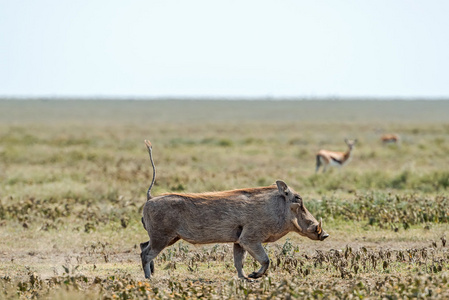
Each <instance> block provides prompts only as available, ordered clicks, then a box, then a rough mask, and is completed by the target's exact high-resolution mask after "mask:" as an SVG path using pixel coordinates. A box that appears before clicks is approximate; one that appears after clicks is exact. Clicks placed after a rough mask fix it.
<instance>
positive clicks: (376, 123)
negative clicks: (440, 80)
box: [0, 101, 449, 299]
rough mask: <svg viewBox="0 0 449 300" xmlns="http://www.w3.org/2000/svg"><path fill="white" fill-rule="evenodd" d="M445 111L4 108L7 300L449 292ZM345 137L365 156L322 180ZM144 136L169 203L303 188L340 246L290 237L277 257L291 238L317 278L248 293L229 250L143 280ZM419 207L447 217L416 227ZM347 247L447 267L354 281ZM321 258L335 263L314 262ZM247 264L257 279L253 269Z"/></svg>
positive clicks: (305, 105)
mask: <svg viewBox="0 0 449 300" xmlns="http://www.w3.org/2000/svg"><path fill="white" fill-rule="evenodd" d="M447 111H449V103H448V102H445V101H379V102H378V101H361V102H354V101H347V102H346V101H343V102H342V101H317V102H314V101H298V102H295V101H281V102H270V101H262V102H258V101H246V102H245V101H244V102H241V101H232V102H227V101H215V102H214V101H185V102H182V101H113V102H107V101H0V140H1V143H0V239H1V241H2V242H1V243H0V262H1V264H0V277H1V278H2V279H1V280H2V284H3V286H4V288H5V289H4V291H9V293H8V294H7V295H6V294H3V295H2V296H4V297H10V296H11V297H13V296H12V295H16V296H17V295H18V296H23V297H31V298H32V297H35V298H41V297H44V296H49V295H50V296H51V297H54V298H68V297H73V298H74V299H75V298H77V297H79V295H80V293H81V294H83V295H88V294H90V295H97V296H98V297H101V298H108V297H113V296H114V295H115V296H116V297H120V298H123V299H128V298H129V297H131V298H145V297H146V296H148V295H151V296H154V297H169V296H177V297H187V296H188V297H192V298H195V297H199V294H198V293H202V294H203V295H204V296H205V297H208V298H213V297H216V298H227V297H232V298H234V297H238V298H244V297H247V296H251V295H252V296H253V297H256V295H260V296H261V297H268V296H270V295H272V296H273V297H274V296H276V297H282V295H284V294H285V293H290V294H291V295H293V296H297V297H317V298H320V297H323V295H327V296H328V297H329V296H330V297H337V298H338V297H350V295H352V297H354V296H357V293H361V295H364V297H366V296H367V294H366V293H367V291H368V290H370V291H371V293H373V294H372V295H374V297H375V298H378V297H380V296H381V295H384V296H385V295H390V294H391V295H393V296H394V295H396V296H398V297H403V296H404V295H413V293H414V291H412V288H415V289H417V291H418V292H417V293H418V294H419V293H423V294H422V295H424V294H425V293H426V292H425V291H424V290H425V288H426V287H427V288H428V289H429V288H430V289H433V291H434V292H433V293H434V294H433V296H432V297H435V295H438V293H439V294H440V295H447V293H448V291H449V288H448V286H447V283H445V282H447V279H444V278H447V275H448V274H447V272H448V271H447V270H448V263H447V260H448V259H449V257H448V254H447V250H446V249H447V245H446V247H443V244H442V241H443V240H442V238H444V236H445V234H447V231H448V228H449V226H448V224H447V218H448V217H449V216H448V215H447V211H446V210H445V204H444V203H446V202H445V201H447V199H448V198H447V196H448V188H449V171H448V169H447V168H446V167H445V166H447V165H449V156H447V153H448V152H449V140H448V138H447V136H448V133H449V119H448V117H447V113H446V112H447ZM384 132H394V133H398V134H399V135H400V136H401V140H402V141H401V145H400V146H394V145H393V146H383V145H382V144H381V142H380V135H381V133H384ZM346 137H348V138H357V139H358V140H359V144H358V145H357V146H356V149H355V152H354V158H353V161H352V162H351V163H350V164H349V165H347V166H346V167H344V168H342V169H341V170H331V171H330V172H328V173H326V174H315V153H316V151H317V150H319V149H320V148H326V149H330V150H336V151H343V150H345V147H346V146H345V144H344V142H343V139H344V138H346ZM144 139H150V140H151V141H152V143H153V154H154V159H155V163H156V167H157V180H156V185H155V187H154V189H153V194H155V195H157V194H159V193H163V192H170V191H176V192H183V191H186V192H202V191H213V190H225V189H234V188H243V187H253V186H261V185H268V184H271V183H273V182H274V181H275V180H276V179H283V180H284V181H285V182H287V183H288V184H289V185H291V186H292V187H293V188H294V189H295V190H296V191H298V192H299V193H300V194H301V195H302V196H303V198H304V199H305V201H306V206H308V207H309V209H310V210H311V212H312V213H313V214H314V215H315V216H317V217H319V216H322V217H323V219H324V220H325V225H324V226H325V229H326V231H327V232H329V233H330V234H331V237H330V238H329V239H328V240H326V242H324V243H316V242H312V241H309V240H305V239H304V238H300V237H297V236H295V235H288V236H287V237H286V238H284V239H282V240H281V241H279V242H278V243H275V244H273V245H269V246H267V247H268V248H267V249H268V250H269V252H270V257H271V258H272V259H273V260H274V258H276V257H277V256H279V254H278V252H276V251H281V250H280V249H281V248H282V246H283V245H285V244H287V246H288V245H289V244H288V243H287V242H289V243H291V245H292V247H293V249H297V252H294V253H293V254H292V255H293V256H292V257H293V258H292V261H296V262H297V263H298V262H300V261H302V262H303V264H304V265H305V266H307V268H306V269H308V270H309V271H307V272H310V273H308V274H305V273H304V272H306V271H305V270H306V269H304V268H302V269H301V270H302V271H301V272H300V271H299V269H298V267H297V266H296V267H295V268H294V270H293V269H292V270H289V269H288V268H284V269H283V268H282V267H277V268H276V267H273V268H272V269H271V271H270V275H269V277H268V278H266V279H263V280H259V281H257V282H256V283H251V284H250V283H242V282H239V281H237V280H236V275H235V270H234V267H233V262H232V253H230V252H231V251H230V250H229V249H230V248H229V249H228V248H223V247H226V246H223V245H220V246H217V247H218V248H216V246H214V245H209V246H206V247H204V248H203V247H193V246H188V245H187V244H185V243H183V244H179V243H178V244H176V245H174V246H173V247H171V248H168V249H166V250H165V251H164V253H163V254H161V255H160V256H159V257H158V258H157V261H156V272H157V273H156V276H155V278H154V279H152V281H151V283H148V282H145V281H143V272H142V270H141V267H140V258H139V252H140V251H139V249H138V244H139V243H140V242H143V241H145V240H146V239H147V235H146V232H145V231H144V229H143V228H142V226H141V224H140V210H141V206H142V205H143V203H144V201H145V192H146V189H147V187H148V184H149V183H150V181H151V173H152V171H151V167H150V163H149V159H148V157H147V153H146V151H145V146H144V144H143V140H144ZM394 197H399V198H398V199H402V200H401V201H398V202H397V203H395V202H394V201H391V200H389V199H394ZM376 199H377V200H376ZM376 201H377V202H376ZM376 203H377V204H376ZM407 203H409V205H408V206H407V205H406V204H407ZM410 203H416V206H420V203H428V204H429V211H428V213H431V214H435V213H438V212H441V213H443V214H446V216H445V218H444V216H443V217H442V218H437V219H435V218H433V219H425V220H424V218H423V217H420V215H417V216H416V218H415V217H413V213H414V207H413V205H411V204H410ZM432 204H435V205H432ZM438 205H440V206H438ZM337 207H340V208H341V209H337ZM432 207H433V208H434V209H433V210H432ZM438 207H441V209H438ZM417 209H418V208H417ZM382 210H385V211H386V212H382V213H379V211H382ZM416 211H417V210H416ZM401 213H406V214H407V217H405V215H401ZM395 214H396V215H395ZM357 216H361V217H357ZM382 218H383V219H382ZM395 218H396V219H395ZM379 220H384V221H382V222H379ZM404 220H408V221H407V222H408V223H409V224H408V223H407V224H408V226H404V224H403V222H402V221H404ZM385 223H386V224H385ZM395 230H396V231H395ZM287 239H288V240H287ZM280 247H281V248H280ZM347 247H350V248H351V249H353V251H354V252H356V251H362V250H361V249H362V247H364V248H365V249H367V251H368V252H367V253H366V255H370V254H371V255H374V256H375V257H376V259H379V260H380V256H379V255H380V254H379V253H380V252H379V251H381V250H382V249H383V250H386V249H390V251H396V252H394V253H393V254H392V255H393V256H394V257H395V258H396V257H397V256H396V255H398V254H397V253H398V252H397V251H406V250H407V249H417V250H419V249H427V250H426V251H428V252H429V253H434V254H435V256H434V258H435V260H436V261H437V262H435V264H434V265H435V266H436V269H435V270H434V269H433V266H434V265H432V266H431V262H433V261H431V260H427V261H426V260H425V259H424V258H422V257H420V258H419V259H417V260H416V261H401V260H400V259H398V260H395V262H394V268H389V270H390V271H389V273H388V272H385V269H384V268H382V267H379V266H377V267H376V268H373V267H371V268H368V269H366V271H365V272H363V273H360V272H358V273H356V272H355V270H354V268H352V269H350V268H347V267H346V269H345V270H346V271H345V272H346V273H344V272H343V273H341V270H340V269H339V268H338V267H335V265H333V264H332V263H331V261H332V259H331V255H333V254H332V253H333V252H332V251H333V250H331V249H334V250H342V251H345V249H347ZM213 249H215V252H214V253H211V251H212V250H213ZM432 249H433V250H432ZM317 250H318V251H321V252H322V253H324V255H325V257H328V259H324V258H322V259H323V261H322V262H321V264H318V265H315V263H314V262H315V261H316V259H317V257H318V256H319V255H318V253H320V252H317ZM183 252H185V255H184V254H182V253H183ZM221 252H223V253H224V254H225V255H224V256H223V257H221V256H220V255H221V254H220V253H221ZM304 255H307V256H308V257H309V259H307V258H305V257H304ZM280 257H284V258H283V259H287V260H288V259H289V257H290V256H288V255H284V256H282V255H281V256H280ZM367 259H368V258H367ZM421 259H422V260H421ZM339 261H340V260H339ZM383 261H385V259H384V260H383ZM439 262H441V263H439ZM341 263H344V261H343V260H342V261H341ZM381 263H382V262H381ZM174 264H176V269H174ZM273 266H276V262H275V261H274V263H273ZM424 266H427V267H424ZM439 266H441V270H440V269H439ZM360 267H361V265H360ZM246 268H247V271H249V270H252V269H254V268H255V266H254V265H253V261H252V259H251V258H248V259H247V263H246ZM326 268H327V269H326ZM434 271H435V272H434ZM329 274H330V276H327V275H329ZM342 274H343V275H342ZM426 276H431V277H432V278H433V281H432V282H431V281H428V278H427V277H426ZM388 278H390V279H391V280H393V281H392V282H390V281H389V280H390V279H388ZM398 278H399V279H398ZM408 278H410V280H411V281H412V282H413V284H407V282H408V281H407V280H408ZM415 279H416V280H420V284H415V283H416V282H415ZM268 281H270V282H271V283H269V282H268ZM64 282H66V283H64ZM381 282H384V284H382V283H381ZM423 282H426V284H423ZM376 284H377V285H379V286H381V287H380V288H379V289H377V291H378V293H377V294H376V293H374V292H373V291H374V290H376V289H375V288H374V287H375V286H376ZM401 284H402V285H406V286H408V287H410V289H408V288H403V289H402V290H401ZM25 285H26V286H25ZM369 286H371V288H370V289H368V287H369ZM61 287H62V288H63V289H62V290H61ZM214 289H215V292H214V291H213V290H214ZM326 289H327V291H326ZM67 290H68V291H70V292H67ZM64 291H66V292H64ZM316 291H321V292H316ZM400 291H402V292H400ZM436 291H439V292H438V293H437V292H436ZM189 293H190V294H189ZM314 293H315V294H314ZM320 293H322V294H320ZM395 293H396V294H395ZM320 295H321V296H320ZM425 295H427V296H429V294H428V290H427V294H425ZM14 297H15V296H14ZM357 297H358V296H357ZM94 298H95V297H94Z"/></svg>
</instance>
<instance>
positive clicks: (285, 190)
mask: <svg viewBox="0 0 449 300" xmlns="http://www.w3.org/2000/svg"><path fill="white" fill-rule="evenodd" d="M276 185H277V187H278V189H279V192H280V193H281V195H283V196H284V198H285V200H286V201H287V204H288V205H290V211H289V219H290V221H291V222H292V224H293V226H294V228H295V231H296V232H297V233H299V234H300V235H303V236H306V237H308V238H309V239H312V240H320V241H323V240H324V239H325V238H327V237H328V236H329V234H327V233H326V232H325V231H324V230H323V228H322V227H321V219H320V221H319V222H318V221H317V220H316V219H315V218H314V217H313V216H312V214H311V213H310V212H309V211H308V210H307V208H306V207H305V206H304V203H303V201H302V198H301V196H300V195H299V194H298V193H296V192H295V191H293V190H291V189H290V188H289V187H288V186H287V185H286V184H285V182H283V181H276Z"/></svg>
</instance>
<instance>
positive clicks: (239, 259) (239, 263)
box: [234, 243, 247, 279]
mask: <svg viewBox="0 0 449 300" xmlns="http://www.w3.org/2000/svg"><path fill="white" fill-rule="evenodd" d="M245 254H246V250H245V249H243V247H242V246H240V245H239V244H237V243H235V244H234V266H235V268H236V269H237V273H238V276H239V278H242V279H247V277H246V275H245V272H244V271H243V260H244V259H245Z"/></svg>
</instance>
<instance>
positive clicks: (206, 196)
mask: <svg viewBox="0 0 449 300" xmlns="http://www.w3.org/2000/svg"><path fill="white" fill-rule="evenodd" d="M277 190H278V189H277V187H276V185H270V186H265V187H258V188H246V189H237V190H229V191H220V192H206V193H185V194H184V193H166V194H162V195H161V196H179V197H182V198H184V199H190V200H214V199H232V198H236V197H238V196H242V195H243V196H246V197H248V198H251V197H253V196H256V195H259V194H265V193H270V192H273V191H277Z"/></svg>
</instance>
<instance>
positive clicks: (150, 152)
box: [145, 140, 156, 201]
mask: <svg viewBox="0 0 449 300" xmlns="http://www.w3.org/2000/svg"><path fill="white" fill-rule="evenodd" d="M145 145H146V146H147V149H148V153H149V154H150V160H151V165H152V166H153V180H152V181H151V184H150V187H149V188H148V191H147V201H148V200H150V199H151V188H152V187H153V184H154V181H155V180H156V167H155V166H154V162H153V154H152V146H151V143H150V141H148V140H145Z"/></svg>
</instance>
